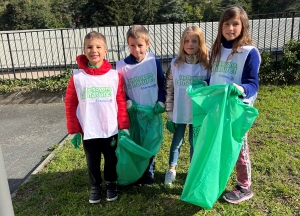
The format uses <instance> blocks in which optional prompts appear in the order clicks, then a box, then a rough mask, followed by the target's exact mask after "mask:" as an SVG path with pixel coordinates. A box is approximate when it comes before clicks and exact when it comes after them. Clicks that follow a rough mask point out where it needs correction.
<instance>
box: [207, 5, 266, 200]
mask: <svg viewBox="0 0 300 216" xmlns="http://www.w3.org/2000/svg"><path fill="white" fill-rule="evenodd" d="M260 62H261V58H260V54H259V51H258V49H257V48H255V47H254V46H253V45H252V39H251V37H250V35H249V22H248V16H247V13H246V12H245V11H244V9H243V8H241V7H237V6H234V7H230V8H228V9H227V10H225V11H224V12H223V14H222V16H221V19H220V22H219V27H218V35H217V38H216V40H215V42H214V44H213V45H212V49H211V55H210V59H209V68H210V69H211V78H210V80H209V85H216V84H228V85H230V86H229V87H230V89H231V92H235V93H236V94H237V95H239V98H240V99H241V100H242V101H243V102H244V103H246V104H248V105H249V106H253V103H254V100H255V99H256V96H257V91H258V71H259V67H260ZM247 136H248V133H247V134H246V135H245V137H244V142H243V145H242V149H241V152H240V154H239V157H238V160H237V163H236V171H237V185H236V186H235V189H234V190H233V191H232V192H229V193H226V194H225V195H224V196H223V198H224V199H225V200H226V201H227V202H230V203H239V202H242V201H244V200H247V199H250V198H252V196H253V192H252V190H251V183H252V180H251V164H250V155H249V149H248V142H247Z"/></svg>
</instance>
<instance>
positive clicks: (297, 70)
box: [259, 40, 300, 85]
mask: <svg viewBox="0 0 300 216" xmlns="http://www.w3.org/2000/svg"><path fill="white" fill-rule="evenodd" d="M261 58H262V61H261V66H260V71H259V80H260V83H262V84H275V85H282V84H285V85H286V84H295V83H298V82H299V81H300V40H298V41H295V40H290V41H288V42H287V43H286V44H285V46H284V52H283V56H282V59H281V60H279V61H275V60H274V58H273V55H272V53H271V52H262V53H261Z"/></svg>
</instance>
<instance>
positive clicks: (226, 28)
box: [222, 16, 243, 41]
mask: <svg viewBox="0 0 300 216" xmlns="http://www.w3.org/2000/svg"><path fill="white" fill-rule="evenodd" d="M242 27H243V25H242V21H241V19H240V16H235V17H233V18H231V19H229V20H227V21H225V22H223V25H222V35H223V36H224V37H225V38H226V40H227V41H231V40H234V39H236V38H237V37H238V36H240V34H241V32H242Z"/></svg>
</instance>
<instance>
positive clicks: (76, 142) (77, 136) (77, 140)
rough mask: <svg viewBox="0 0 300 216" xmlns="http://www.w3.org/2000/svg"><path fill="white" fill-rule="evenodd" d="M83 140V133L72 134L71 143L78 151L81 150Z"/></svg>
mask: <svg viewBox="0 0 300 216" xmlns="http://www.w3.org/2000/svg"><path fill="white" fill-rule="evenodd" d="M81 139H82V136H81V133H76V134H71V143H72V144H73V146H74V147H75V149H76V150H78V149H79V146H80V144H81Z"/></svg>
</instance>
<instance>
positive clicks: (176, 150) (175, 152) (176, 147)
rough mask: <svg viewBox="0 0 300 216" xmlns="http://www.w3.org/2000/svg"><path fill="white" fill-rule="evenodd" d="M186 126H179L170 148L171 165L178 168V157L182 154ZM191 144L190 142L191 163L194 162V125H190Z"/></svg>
mask: <svg viewBox="0 0 300 216" xmlns="http://www.w3.org/2000/svg"><path fill="white" fill-rule="evenodd" d="M185 128H186V124H177V128H176V129H175V133H174V135H173V140H172V144H171V147H170V155H169V165H170V166H176V165H177V161H178V156H179V154H180V147H181V145H182V143H183V140H184V132H185ZM189 142H190V161H191V160H192V155H193V152H194V146H193V125H192V124H189Z"/></svg>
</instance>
